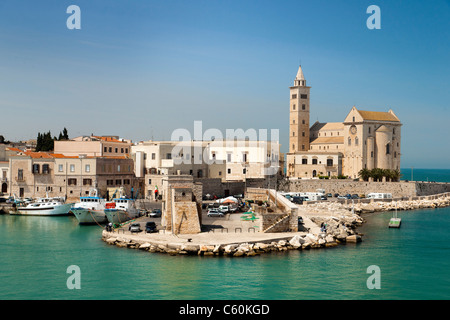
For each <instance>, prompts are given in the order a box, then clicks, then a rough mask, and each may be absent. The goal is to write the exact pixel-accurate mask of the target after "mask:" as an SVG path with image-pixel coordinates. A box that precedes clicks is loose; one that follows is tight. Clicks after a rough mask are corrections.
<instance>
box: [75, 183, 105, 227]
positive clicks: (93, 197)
mask: <svg viewBox="0 0 450 320" xmlns="http://www.w3.org/2000/svg"><path fill="white" fill-rule="evenodd" d="M105 203H106V199H104V198H101V197H99V196H98V190H97V189H95V188H92V189H91V190H89V196H87V197H80V201H79V202H77V203H75V204H74V205H73V206H72V209H71V211H72V213H73V215H74V216H75V218H77V220H78V223H79V224H94V223H98V224H101V223H105V222H106V221H107V220H108V219H107V218H106V215H105Z"/></svg>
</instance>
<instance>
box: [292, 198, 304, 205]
mask: <svg viewBox="0 0 450 320" xmlns="http://www.w3.org/2000/svg"><path fill="white" fill-rule="evenodd" d="M303 200H304V198H303V197H293V198H292V202H293V203H296V204H303Z"/></svg>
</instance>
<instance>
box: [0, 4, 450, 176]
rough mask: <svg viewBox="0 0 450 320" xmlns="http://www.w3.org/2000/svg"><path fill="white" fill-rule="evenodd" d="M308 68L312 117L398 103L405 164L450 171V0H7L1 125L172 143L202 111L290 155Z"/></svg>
mask: <svg viewBox="0 0 450 320" xmlns="http://www.w3.org/2000/svg"><path fill="white" fill-rule="evenodd" d="M72 4H75V5H78V6H79V7H80V8H81V30H69V29H67V27H66V20H67V18H68V17H69V14H67V13H66V9H67V7H68V6H69V5H72ZM372 4H375V5H378V6H379V7H380V9H381V29H380V30H369V29H368V28H367V27H366V20H367V18H368V17H369V14H367V13H366V9H367V7H368V6H369V5H372ZM299 63H301V64H302V68H303V71H304V74H305V77H306V79H307V83H308V85H310V86H311V87H312V88H311V123H314V122H315V121H316V120H319V121H321V122H326V121H329V122H334V121H336V122H337V121H343V120H344V118H345V116H346V115H347V113H348V112H349V111H350V109H351V107H352V106H353V105H356V107H357V108H359V109H361V110H373V111H387V110H389V109H393V110H394V112H395V113H396V114H397V115H398V116H399V118H400V119H401V121H402V123H403V128H402V167H411V166H414V167H415V168H419V167H422V168H450V148H449V147H450V143H449V137H450V129H449V128H450V126H449V125H448V121H449V119H450V108H449V101H450V90H449V89H448V87H449V84H450V81H449V80H450V76H449V75H450V1H449V0H435V1H396V0H390V1H380V0H372V1H365V0H345V1H344V0H342V1H323V0H316V1H303V0H296V1H264V0H262V1H261V0H258V1H256V0H245V1H238V0H228V1H216V0H209V1H198V0H193V1H170V0H169V1H168V0H164V1H163V0H158V1H148V0H146V1H125V0H117V1H100V0H98V1H75V0H73V1H61V0H54V1H39V2H36V1H26V0H22V1H12V0H2V1H1V2H0V111H1V112H0V120H1V121H0V134H2V135H4V136H5V137H6V138H7V139H10V140H24V139H30V138H35V137H36V136H37V132H43V131H48V130H51V132H52V134H54V135H58V134H59V132H60V131H61V130H62V129H63V128H64V127H66V128H67V129H68V131H69V135H70V136H71V137H74V136H78V135H84V134H91V133H94V134H97V135H119V136H121V137H123V138H129V139H132V140H133V141H140V140H148V139H151V138H152V137H153V138H154V139H170V136H171V133H172V131H173V130H175V129H177V128H186V129H188V130H190V131H191V132H193V123H194V121H196V120H201V121H203V128H204V129H208V128H218V129H220V130H222V131H223V132H224V133H225V130H226V129H228V128H230V129H237V128H243V129H249V128H254V129H279V130H280V142H281V143H282V145H283V147H282V151H284V152H285V151H287V148H288V130H289V107H288V106H289V89H288V87H289V86H290V85H292V84H293V80H294V77H295V75H296V72H297V69H298V65H299Z"/></svg>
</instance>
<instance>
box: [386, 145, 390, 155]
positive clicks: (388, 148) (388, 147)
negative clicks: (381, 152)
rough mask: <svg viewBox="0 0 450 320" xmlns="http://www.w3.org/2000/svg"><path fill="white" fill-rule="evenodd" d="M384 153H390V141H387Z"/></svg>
mask: <svg viewBox="0 0 450 320" xmlns="http://www.w3.org/2000/svg"><path fill="white" fill-rule="evenodd" d="M386 154H391V144H390V143H388V144H387V145H386Z"/></svg>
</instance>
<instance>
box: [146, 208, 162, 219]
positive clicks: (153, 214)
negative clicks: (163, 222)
mask: <svg viewBox="0 0 450 320" xmlns="http://www.w3.org/2000/svg"><path fill="white" fill-rule="evenodd" d="M148 216H149V217H152V218H157V217H161V210H160V209H153V210H152V212H150V213H149V214H148Z"/></svg>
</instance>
